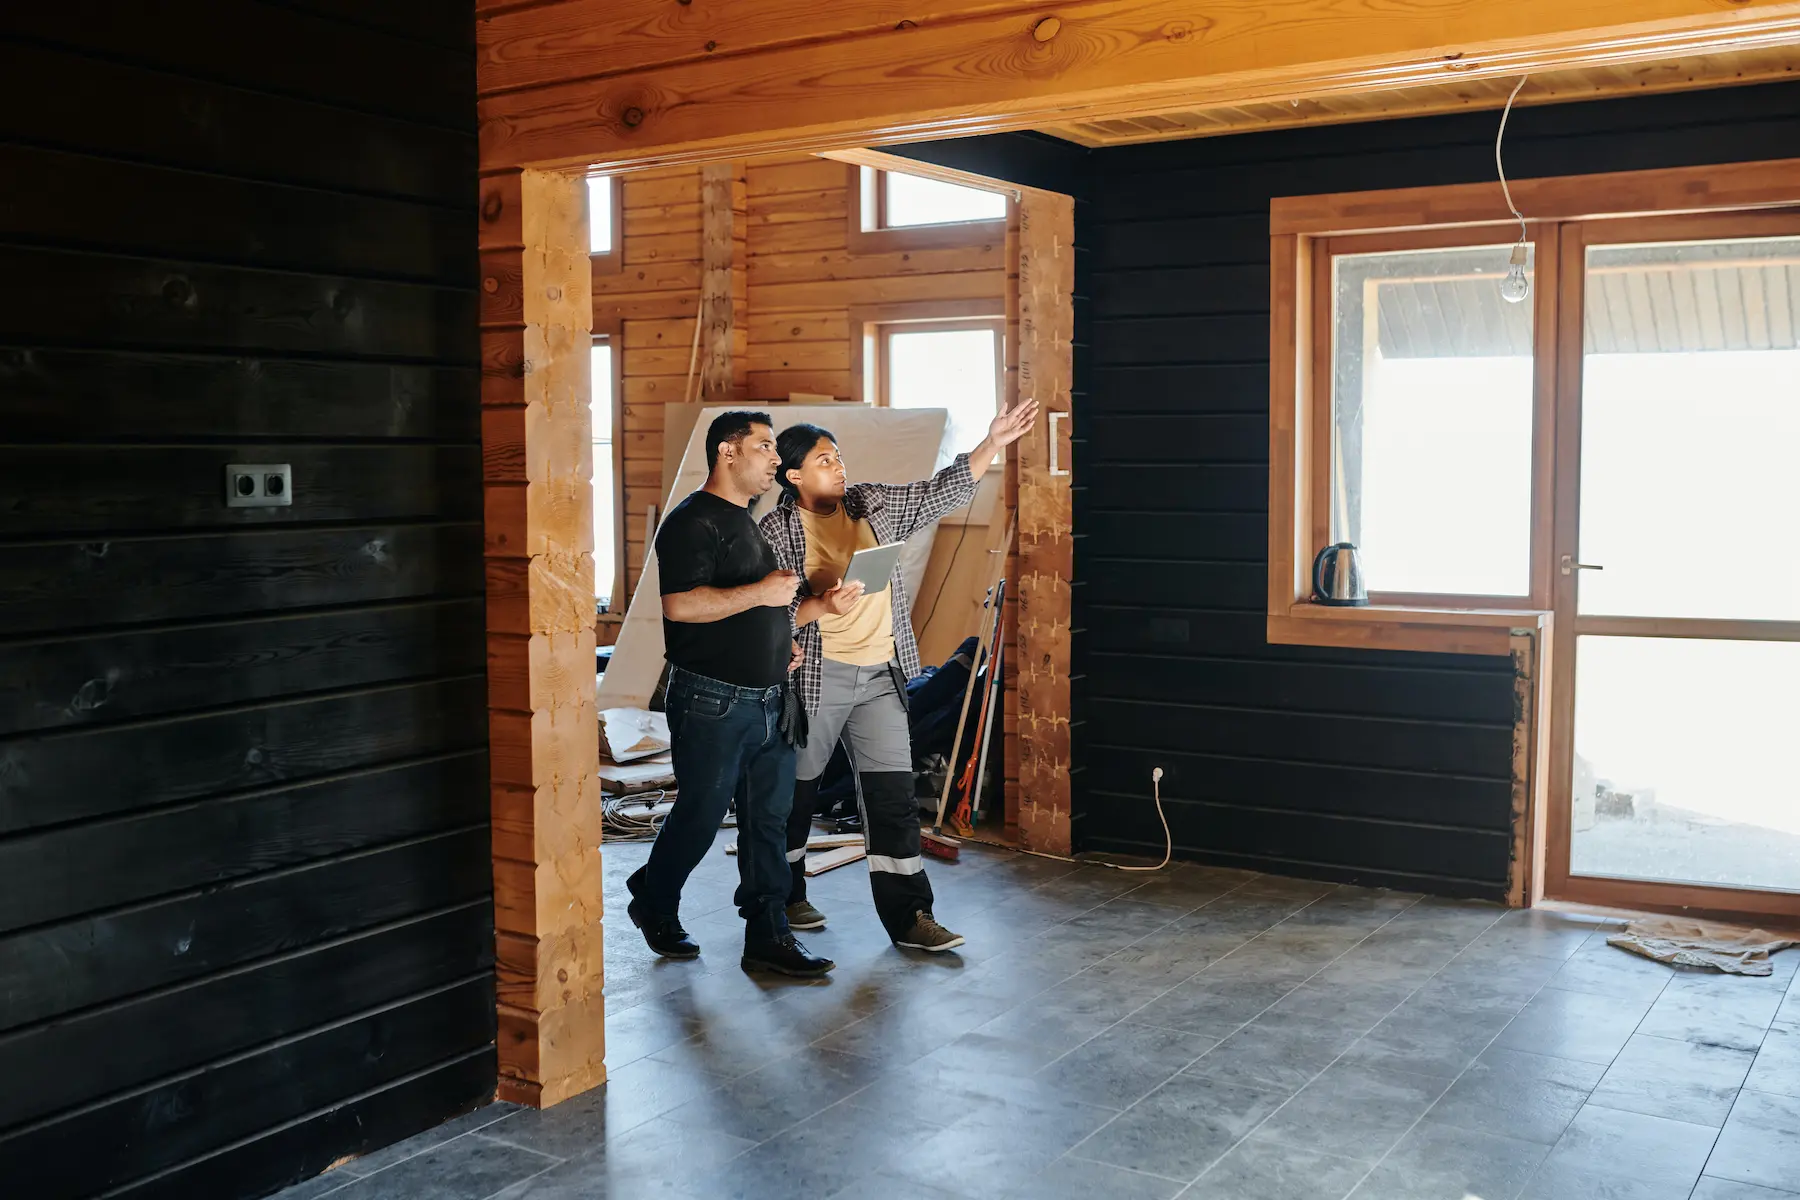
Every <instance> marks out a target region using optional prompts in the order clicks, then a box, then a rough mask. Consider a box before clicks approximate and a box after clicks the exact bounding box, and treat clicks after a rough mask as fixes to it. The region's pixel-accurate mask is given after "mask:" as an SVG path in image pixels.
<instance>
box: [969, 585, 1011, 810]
mask: <svg viewBox="0 0 1800 1200" xmlns="http://www.w3.org/2000/svg"><path fill="white" fill-rule="evenodd" d="M994 606H995V607H996V608H998V609H999V610H1000V617H999V619H998V620H997V621H996V622H995V623H994V649H993V652H992V653H991V654H989V655H988V678H987V696H986V701H987V715H986V716H984V717H983V718H982V721H981V727H980V729H979V730H978V731H977V732H976V734H975V740H976V741H977V742H978V743H979V744H978V745H977V746H976V747H975V757H976V761H977V763H978V764H979V766H977V768H976V770H975V790H974V791H972V792H971V793H970V794H969V824H970V825H973V824H974V823H975V819H976V817H978V816H980V814H981V785H982V783H983V782H985V781H986V779H987V748H988V743H990V742H991V741H993V739H994V720H995V716H996V713H995V708H994V706H995V702H996V700H997V698H998V695H997V694H998V693H999V692H1000V691H1001V690H1002V688H1003V687H1004V685H1005V680H1003V679H1001V678H1000V669H1001V667H1002V665H1003V664H1004V663H1005V662H1006V580H1004V579H1002V580H1001V581H1000V589H999V595H997V596H996V597H995V598H994Z"/></svg>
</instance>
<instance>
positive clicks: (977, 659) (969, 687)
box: [931, 588, 998, 833]
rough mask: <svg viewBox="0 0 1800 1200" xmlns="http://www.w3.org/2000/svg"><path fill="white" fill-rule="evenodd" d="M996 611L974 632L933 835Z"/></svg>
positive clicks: (947, 795) (952, 778) (950, 782)
mask: <svg viewBox="0 0 1800 1200" xmlns="http://www.w3.org/2000/svg"><path fill="white" fill-rule="evenodd" d="M993 595H994V590H993V589H992V588H989V589H988V598H989V599H990V600H991V599H992V598H993ZM996 611H998V610H997V609H993V608H990V609H988V610H987V611H985V612H983V613H982V614H981V628H980V629H979V630H977V631H976V635H975V656H974V657H973V658H971V659H970V660H969V682H968V683H967V684H965V685H963V702H962V711H961V712H960V713H958V714H957V717H956V737H955V739H954V740H953V741H952V742H951V743H950V762H949V766H948V767H947V768H946V769H945V771H944V790H943V792H942V794H940V795H939V796H938V808H937V819H936V820H934V821H932V823H931V832H933V833H937V832H939V831H940V830H942V829H943V827H944V810H945V809H946V808H947V807H949V804H950V788H951V787H952V785H954V784H955V782H956V754H957V751H959V750H961V749H962V735H963V728H964V725H965V723H966V722H967V721H968V719H969V701H970V699H972V698H973V697H974V695H975V680H976V678H977V677H978V676H979V675H980V674H981V651H982V647H984V646H986V645H987V636H988V626H989V624H990V623H991V622H992V621H993V617H994V613H995V612H996Z"/></svg>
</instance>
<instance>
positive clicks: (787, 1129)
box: [487, 871, 1335, 1200]
mask: <svg viewBox="0 0 1800 1200" xmlns="http://www.w3.org/2000/svg"><path fill="white" fill-rule="evenodd" d="M1075 873H1076V872H1073V871H1072V872H1069V874H1075ZM1059 878H1066V876H1060V877H1059ZM1253 878H1255V877H1253ZM1052 882H1055V881H1054V880H1048V881H1046V885H1045V886H1047V885H1048V884H1049V883H1052ZM1249 882H1250V880H1245V881H1244V883H1241V884H1239V885H1238V888H1242V887H1244V886H1246V885H1247V884H1248V883H1249ZM1142 886H1143V885H1142V884H1140V885H1139V887H1142ZM1238 888H1233V889H1231V891H1228V892H1225V893H1222V894H1221V895H1219V896H1216V897H1214V898H1213V900H1208V901H1207V902H1206V904H1211V903H1213V902H1214V901H1215V900H1219V899H1223V898H1224V896H1227V895H1230V894H1231V892H1234V891H1237V890H1238ZM1036 890H1037V889H1036V888H1031V889H1027V892H1028V893H1029V892H1030V891H1036ZM1136 890H1137V888H1132V889H1129V890H1128V891H1127V892H1124V893H1121V894H1120V895H1119V896H1115V897H1113V898H1112V899H1114V900H1116V899H1121V898H1122V897H1123V896H1125V895H1128V894H1130V892H1131V891H1136ZM1334 890H1335V889H1334ZM1327 894H1329V893H1327ZM1110 903H1112V900H1106V901H1102V902H1101V903H1100V904H1097V905H1094V906H1093V907H1092V908H1086V909H1082V910H1081V911H1080V912H1078V913H1076V914H1075V915H1074V916H1071V917H1069V918H1067V919H1066V920H1064V921H1061V922H1058V925H1063V924H1067V923H1068V921H1072V920H1074V919H1075V918H1076V917H1081V916H1085V915H1087V914H1088V913H1090V912H1093V911H1095V910H1096V909H1099V908H1104V907H1105V906H1106V905H1107V904H1110ZM1206 904H1199V905H1196V906H1195V907H1194V908H1192V909H1189V910H1187V912H1198V911H1199V910H1200V909H1202V908H1205V907H1206ZM1182 915H1186V913H1183V914H1182ZM1180 919H1181V918H1180V916H1177V917H1175V918H1173V919H1171V920H1170V921H1167V922H1164V924H1163V925H1160V926H1158V927H1157V930H1153V931H1151V932H1152V933H1154V932H1157V931H1158V930H1161V929H1163V928H1166V927H1167V926H1168V925H1171V924H1173V923H1174V922H1175V921H1176V920H1180ZM1050 928H1051V929H1055V928H1057V926H1055V925H1053V926H1051V927H1050ZM1048 932H1050V930H1045V933H1048ZM1039 936H1042V935H1039ZM1144 936H1145V937H1149V936H1151V934H1149V933H1147V934H1145V935H1144ZM1138 940H1142V939H1138ZM1135 944H1136V943H1135V942H1133V943H1129V944H1128V945H1135ZM1126 948H1127V947H1121V948H1120V949H1121V950H1123V949H1126ZM1118 952H1119V951H1115V952H1114V953H1115V954H1116V953H1118ZM1111 957H1112V955H1107V958H1111ZM1100 961H1101V962H1105V961H1106V959H1101V960H1100ZM1092 965H1098V964H1092ZM1209 965H1210V964H1209ZM1086 969H1087V968H1083V970H1086ZM1075 974H1076V975H1079V974H1081V972H1080V971H1077V972H1076V973H1075ZM1069 978H1071V979H1072V978H1074V976H1073V975H1071V976H1070V977H1069ZM1065 982H1066V981H1065ZM1058 986H1060V984H1052V985H1051V987H1050V988H1045V989H1043V991H1040V992H1035V993H1033V994H1032V996H1029V997H1026V998H1025V999H1024V1000H1021V1001H1020V1002H1019V1003H1018V1004H1015V1005H1013V1008H1012V1009H1008V1010H1006V1011H1008V1012H1011V1011H1012V1010H1013V1009H1017V1008H1020V1007H1022V1006H1023V1005H1024V1004H1026V1003H1029V1002H1030V1000H1032V999H1034V998H1036V997H1037V996H1039V995H1042V994H1043V992H1047V991H1049V990H1051V988H1054V987H1058ZM892 1007H894V1005H888V1006H887V1008H892ZM884 1011H886V1009H885V1008H884V1009H881V1010H877V1012H874V1013H869V1014H868V1015H867V1016H864V1017H859V1018H857V1020H855V1021H852V1022H850V1024H849V1025H846V1026H844V1029H849V1028H850V1027H851V1026H854V1025H858V1024H861V1023H862V1022H863V1021H866V1020H868V1019H869V1018H870V1017H874V1016H877V1015H879V1013H880V1012H884ZM999 1015H1002V1016H1004V1015H1005V1014H1004V1013H1002V1014H999ZM1117 1024H1119V1022H1117V1021H1115V1022H1113V1025H1117ZM1112 1027H1113V1026H1112V1025H1108V1026H1107V1027H1106V1028H1107V1029H1110V1028H1112ZM841 1032H843V1030H833V1031H832V1033H829V1034H824V1035H821V1037H820V1038H819V1039H817V1040H815V1041H812V1042H808V1043H807V1045H808V1046H809V1047H814V1046H817V1045H818V1041H822V1040H823V1039H824V1038H827V1037H833V1036H835V1035H836V1034H838V1033H841ZM1100 1032H1101V1033H1103V1032H1105V1030H1104V1029H1103V1030H1101V1031H1100ZM1098 1036H1099V1033H1096V1034H1095V1035H1094V1037H1098ZM952 1040H954V1039H952ZM1087 1040H1088V1041H1092V1040H1093V1039H1092V1038H1089V1039H1087ZM1081 1044H1082V1045H1085V1044H1086V1042H1085V1041H1084V1042H1082V1043H1081ZM831 1053H834V1054H844V1055H846V1056H848V1057H850V1058H859V1059H862V1060H863V1061H865V1062H868V1063H870V1064H871V1065H873V1066H875V1067H877V1068H882V1067H883V1064H882V1063H881V1062H880V1060H878V1059H872V1058H869V1057H868V1056H867V1055H860V1054H856V1053H855V1052H853V1051H849V1050H833V1051H831ZM647 1057H648V1056H646V1058H647ZM921 1057H923V1056H921ZM1062 1057H1063V1056H1060V1055H1059V1056H1058V1058H1057V1059H1056V1060H1053V1061H1060V1060H1061V1058H1062ZM640 1061H642V1060H640ZM913 1061H915V1062H917V1061H919V1060H917V1059H915V1060H913ZM765 1065H767V1064H765ZM909 1065H910V1064H909ZM1045 1065H1046V1066H1048V1065H1049V1064H1045ZM758 1069H759V1070H760V1069H761V1068H758ZM1040 1069H1042V1068H1040ZM752 1073H753V1072H745V1074H746V1075H748V1074H752ZM742 1077H743V1076H738V1077H737V1078H742ZM725 1082H727V1083H729V1082H731V1081H730V1080H727V1081H725ZM878 1082H879V1080H877V1081H876V1082H871V1083H868V1084H864V1085H863V1086H862V1087H860V1088H857V1089H856V1090H854V1091H852V1092H850V1093H849V1094H848V1095H846V1096H841V1097H839V1098H838V1099H837V1100H834V1101H832V1102H831V1103H830V1104H827V1105H825V1106H824V1107H823V1108H820V1109H818V1110H816V1111H815V1112H812V1113H809V1114H807V1115H806V1116H803V1117H801V1118H799V1119H798V1120H796V1121H793V1122H791V1123H789V1124H788V1125H785V1126H783V1127H782V1128H780V1129H779V1130H777V1131H776V1132H775V1133H773V1134H771V1135H769V1136H768V1137H766V1138H764V1139H762V1140H761V1141H758V1142H755V1143H754V1144H752V1145H750V1146H748V1147H746V1148H745V1149H743V1150H742V1151H740V1152H739V1153H738V1154H735V1155H733V1156H732V1157H731V1158H729V1159H726V1160H725V1161H724V1162H722V1163H720V1164H718V1165H719V1168H720V1169H724V1168H726V1167H728V1166H730V1164H731V1163H733V1162H736V1161H737V1160H738V1159H739V1158H741V1157H743V1156H744V1155H746V1154H749V1153H751V1152H752V1151H754V1150H756V1149H757V1148H758V1147H760V1146H764V1145H767V1144H769V1143H770V1142H773V1141H775V1140H776V1139H777V1138H781V1137H784V1136H786V1135H787V1134H788V1133H791V1132H792V1131H793V1130H794V1129H796V1128H798V1127H799V1126H801V1125H804V1124H806V1123H807V1122H809V1121H813V1120H816V1119H818V1118H819V1117H821V1116H823V1115H824V1114H825V1113H828V1112H830V1111H831V1110H832V1109H834V1108H858V1107H859V1106H858V1105H856V1104H854V1103H853V1101H854V1100H855V1099H856V1097H858V1096H860V1095H862V1094H863V1093H864V1092H867V1091H868V1090H869V1089H870V1088H873V1087H875V1086H877V1083H878ZM721 1086H722V1085H721ZM717 1090H718V1089H717V1088H714V1089H712V1091H717ZM707 1094H710V1092H709V1093H707ZM691 1102H692V1101H684V1102H683V1104H680V1105H676V1107H675V1108H674V1109H670V1110H669V1112H666V1113H660V1114H658V1115H657V1116H656V1117H651V1118H649V1119H648V1120H646V1121H645V1122H642V1124H648V1123H649V1121H653V1120H657V1119H659V1117H665V1116H668V1115H669V1113H672V1112H674V1111H676V1110H677V1109H680V1108H682V1107H685V1105H686V1104H687V1103H691ZM507 1115H508V1116H511V1115H512V1114H510V1113H509V1114H507ZM492 1140H498V1139H492ZM509 1144H510V1143H509ZM1057 1157H1058V1158H1060V1157H1062V1156H1061V1155H1058V1156H1057ZM1051 1161H1052V1162H1054V1161H1055V1159H1052V1160H1051ZM1107 1165H1110V1164H1107ZM546 1169H548V1168H546ZM1158 1178H1161V1177H1160V1176H1159V1177H1158ZM1170 1182H1179V1180H1170ZM508 1186H511V1185H508ZM503 1190H504V1189H503ZM839 1190H842V1189H839ZM496 1194H497V1193H496ZM487 1200H493V1197H488V1198H487Z"/></svg>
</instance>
